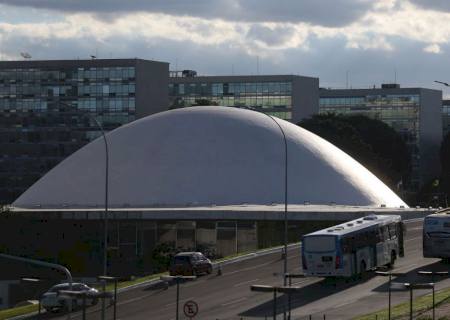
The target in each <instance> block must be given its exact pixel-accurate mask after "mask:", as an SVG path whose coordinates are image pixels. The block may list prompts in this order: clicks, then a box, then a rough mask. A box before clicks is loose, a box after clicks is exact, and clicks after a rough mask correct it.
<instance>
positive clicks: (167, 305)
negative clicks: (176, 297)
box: [166, 297, 194, 307]
mask: <svg viewBox="0 0 450 320" xmlns="http://www.w3.org/2000/svg"><path fill="white" fill-rule="evenodd" d="M188 300H194V297H191V298H187V299H183V300H180V301H179V303H180V304H181V303H182V302H186V301H188ZM175 304H177V303H176V302H172V303H169V304H166V307H170V306H173V305H175Z"/></svg>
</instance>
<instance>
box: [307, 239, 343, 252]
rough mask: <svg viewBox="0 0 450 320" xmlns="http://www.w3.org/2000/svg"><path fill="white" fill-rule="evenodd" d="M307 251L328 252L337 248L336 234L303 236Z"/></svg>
mask: <svg viewBox="0 0 450 320" xmlns="http://www.w3.org/2000/svg"><path fill="white" fill-rule="evenodd" d="M303 246H304V248H305V252H327V251H334V250H336V238H335V237H334V236H316V237H314V236H311V237H305V238H303Z"/></svg>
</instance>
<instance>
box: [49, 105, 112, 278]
mask: <svg viewBox="0 0 450 320" xmlns="http://www.w3.org/2000/svg"><path fill="white" fill-rule="evenodd" d="M57 103H58V104H61V105H63V106H66V107H68V108H69V109H73V108H75V107H74V106H73V105H71V104H68V103H65V102H62V101H57ZM82 115H83V116H86V117H87V118H89V119H90V120H94V122H95V124H96V125H97V127H98V128H99V129H100V132H101V133H102V136H103V141H104V143H105V216H104V217H103V220H104V228H105V234H104V239H103V275H104V276H107V275H108V266H107V265H108V253H107V251H108V178H109V177H108V176H109V152H108V140H107V139H106V135H105V131H104V130H103V127H102V125H101V124H100V122H99V121H98V120H97V119H96V118H95V117H93V116H91V115H90V114H89V113H83V114H82Z"/></svg>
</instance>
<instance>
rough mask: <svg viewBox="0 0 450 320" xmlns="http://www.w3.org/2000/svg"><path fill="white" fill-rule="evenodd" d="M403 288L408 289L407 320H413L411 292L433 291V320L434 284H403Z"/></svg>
mask: <svg viewBox="0 0 450 320" xmlns="http://www.w3.org/2000/svg"><path fill="white" fill-rule="evenodd" d="M404 286H405V287H406V288H407V289H409V319H410V320H413V290H414V289H433V320H434V283H432V282H430V283H405V284H404Z"/></svg>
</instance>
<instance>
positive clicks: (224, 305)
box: [221, 297, 247, 307]
mask: <svg viewBox="0 0 450 320" xmlns="http://www.w3.org/2000/svg"><path fill="white" fill-rule="evenodd" d="M244 300H247V298H246V297H243V298H240V299H236V300H231V301H230V302H227V303H222V304H221V306H222V307H226V306H229V305H230V304H235V303H238V302H241V301H244Z"/></svg>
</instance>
